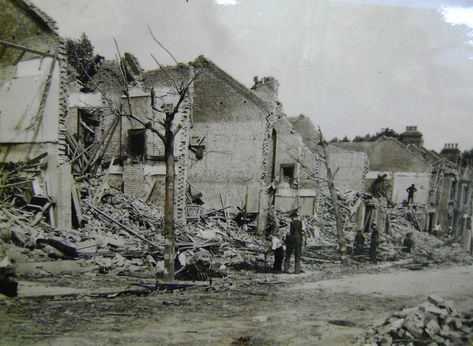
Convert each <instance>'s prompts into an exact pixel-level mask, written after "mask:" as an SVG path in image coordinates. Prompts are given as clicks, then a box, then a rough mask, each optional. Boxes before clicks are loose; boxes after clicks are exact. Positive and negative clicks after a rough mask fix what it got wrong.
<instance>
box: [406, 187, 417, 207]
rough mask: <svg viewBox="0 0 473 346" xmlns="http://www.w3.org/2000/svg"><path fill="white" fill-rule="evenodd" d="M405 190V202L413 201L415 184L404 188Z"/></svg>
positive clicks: (410, 202)
mask: <svg viewBox="0 0 473 346" xmlns="http://www.w3.org/2000/svg"><path fill="white" fill-rule="evenodd" d="M406 191H407V204H412V203H414V194H415V193H416V191H417V189H416V186H415V185H414V184H412V185H411V186H409V187H408V188H407V189H406Z"/></svg>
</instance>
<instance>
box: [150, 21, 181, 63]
mask: <svg viewBox="0 0 473 346" xmlns="http://www.w3.org/2000/svg"><path fill="white" fill-rule="evenodd" d="M147 26H148V30H149V33H150V34H151V37H152V38H153V40H154V41H155V42H156V43H157V44H158V45H159V46H160V47H161V48H162V49H164V50H165V51H166V53H168V54H169V56H170V57H171V58H172V60H174V62H175V63H176V65H177V64H179V63H178V62H177V60H176V58H175V57H174V55H172V54H171V52H170V51H169V50H168V49H167V48H166V47H165V46H164V45H163V44H162V43H161V42H159V40H158V39H157V38H156V37H155V36H154V34H153V31H151V27H150V26H149V24H147Z"/></svg>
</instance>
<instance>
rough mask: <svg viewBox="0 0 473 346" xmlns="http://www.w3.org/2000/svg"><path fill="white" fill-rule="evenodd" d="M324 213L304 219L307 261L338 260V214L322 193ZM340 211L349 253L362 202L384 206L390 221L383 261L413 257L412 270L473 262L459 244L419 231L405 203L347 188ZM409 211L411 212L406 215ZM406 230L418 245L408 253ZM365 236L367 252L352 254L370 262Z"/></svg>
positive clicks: (340, 198)
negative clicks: (404, 241)
mask: <svg viewBox="0 0 473 346" xmlns="http://www.w3.org/2000/svg"><path fill="white" fill-rule="evenodd" d="M323 197H324V199H323V205H324V206H325V207H324V212H323V213H322V214H321V216H320V217H319V218H304V220H305V224H306V228H307V231H308V232H307V235H308V237H309V247H308V248H307V249H306V251H305V252H304V257H305V260H306V261H309V262H314V263H324V262H337V261H339V256H338V238H337V232H336V226H335V215H334V212H333V208H332V207H331V200H330V197H329V196H327V195H325V196H323ZM338 202H339V206H340V208H339V209H340V214H341V217H342V221H343V223H344V225H345V226H344V233H345V238H346V243H347V249H348V252H349V253H351V251H352V245H353V243H354V239H355V235H356V231H357V229H356V225H355V211H356V208H357V207H358V206H359V205H360V203H375V204H377V205H378V207H382V208H383V212H384V213H385V214H386V215H387V218H388V220H389V228H388V230H387V231H386V232H383V233H382V234H381V238H382V243H381V244H380V246H379V249H378V258H379V259H381V260H384V261H397V260H400V259H406V258H409V259H410V262H411V263H410V264H408V265H406V267H408V268H409V269H421V268H422V267H424V266H427V265H430V264H446V263H466V264H468V263H472V258H471V256H469V255H468V254H467V253H466V252H465V251H464V250H463V249H462V248H461V246H460V245H459V244H456V243H454V242H452V241H451V240H448V239H445V238H438V237H435V236H433V235H431V234H428V233H426V232H421V231H419V230H418V227H417V225H416V224H415V218H413V217H408V216H409V215H410V214H409V213H407V212H406V208H404V207H403V206H392V205H391V204H390V203H388V201H386V200H384V199H383V198H379V199H376V200H374V199H372V197H371V195H369V194H361V193H358V192H355V191H351V190H349V191H346V192H344V193H339V194H338ZM407 214H409V215H407ZM407 233H412V234H413V237H414V239H415V248H414V250H413V251H412V253H409V254H408V253H405V252H404V251H403V250H404V247H403V240H404V238H405V236H406V234H407ZM364 236H365V255H364V256H356V257H352V258H353V259H355V260H356V261H368V259H369V256H368V250H369V245H370V233H369V232H367V233H364Z"/></svg>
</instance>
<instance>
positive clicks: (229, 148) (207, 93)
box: [188, 57, 318, 230]
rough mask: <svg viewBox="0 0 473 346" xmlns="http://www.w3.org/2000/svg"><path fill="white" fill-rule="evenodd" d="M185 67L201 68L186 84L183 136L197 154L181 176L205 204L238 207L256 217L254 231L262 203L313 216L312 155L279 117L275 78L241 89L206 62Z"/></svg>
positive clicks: (264, 206)
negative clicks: (188, 96) (200, 148)
mask: <svg viewBox="0 0 473 346" xmlns="http://www.w3.org/2000/svg"><path fill="white" fill-rule="evenodd" d="M193 66H194V68H195V69H196V70H198V69H200V68H205V70H204V73H202V74H201V75H199V76H198V77H197V78H196V80H195V83H194V89H193V95H192V101H193V115H192V126H191V129H190V132H191V135H190V136H191V142H193V143H195V142H196V141H200V143H202V144H203V145H205V151H204V154H203V157H202V158H201V159H198V158H197V157H196V158H191V164H190V168H189V172H188V179H189V182H190V183H191V185H192V186H193V187H195V188H196V189H197V190H198V191H200V192H202V194H203V196H204V197H203V198H204V200H205V202H206V205H207V206H210V207H213V208H222V207H223V206H224V205H233V206H241V207H243V206H246V210H247V211H251V212H258V213H259V216H260V217H259V219H258V229H259V230H261V229H262V228H264V222H265V220H266V213H267V211H268V208H269V206H270V205H275V206H276V208H281V209H283V210H289V209H293V208H296V207H299V208H300V211H301V213H302V214H304V215H311V216H312V215H314V212H315V209H316V206H317V204H316V201H317V198H316V196H317V194H316V188H317V184H316V183H315V181H314V179H313V178H312V176H316V175H317V174H318V161H317V160H316V153H315V152H313V151H311V150H310V149H309V148H308V147H307V146H306V145H305V143H304V141H303V140H302V138H301V135H300V134H299V133H298V132H297V131H296V129H295V128H294V127H293V126H292V124H291V122H290V118H287V117H286V115H285V114H284V112H283V109H282V105H281V103H280V102H279V101H278V82H277V80H276V79H274V78H273V77H264V78H263V79H261V80H258V79H257V78H256V77H255V83H254V85H253V86H252V87H251V89H248V88H246V87H245V86H243V85H242V84H240V83H239V82H238V81H236V80H235V79H233V78H232V77H231V76H229V75H228V74H227V73H226V72H225V71H223V70H222V69H220V68H219V67H217V66H216V65H215V64H213V63H212V62H211V61H209V60H208V59H206V58H203V57H200V58H198V59H197V60H196V61H195V62H194V63H193ZM191 145H192V143H191ZM303 168H305V169H303ZM307 171H309V172H307ZM311 175H312V176H311Z"/></svg>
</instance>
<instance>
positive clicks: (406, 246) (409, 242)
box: [402, 232, 415, 253]
mask: <svg viewBox="0 0 473 346" xmlns="http://www.w3.org/2000/svg"><path fill="white" fill-rule="evenodd" d="M412 236H413V234H412V232H409V233H407V234H406V237H405V238H404V241H403V242H402V251H404V252H405V253H410V252H411V250H412V249H413V248H414V247H415V242H414V239H413V237H412Z"/></svg>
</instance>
